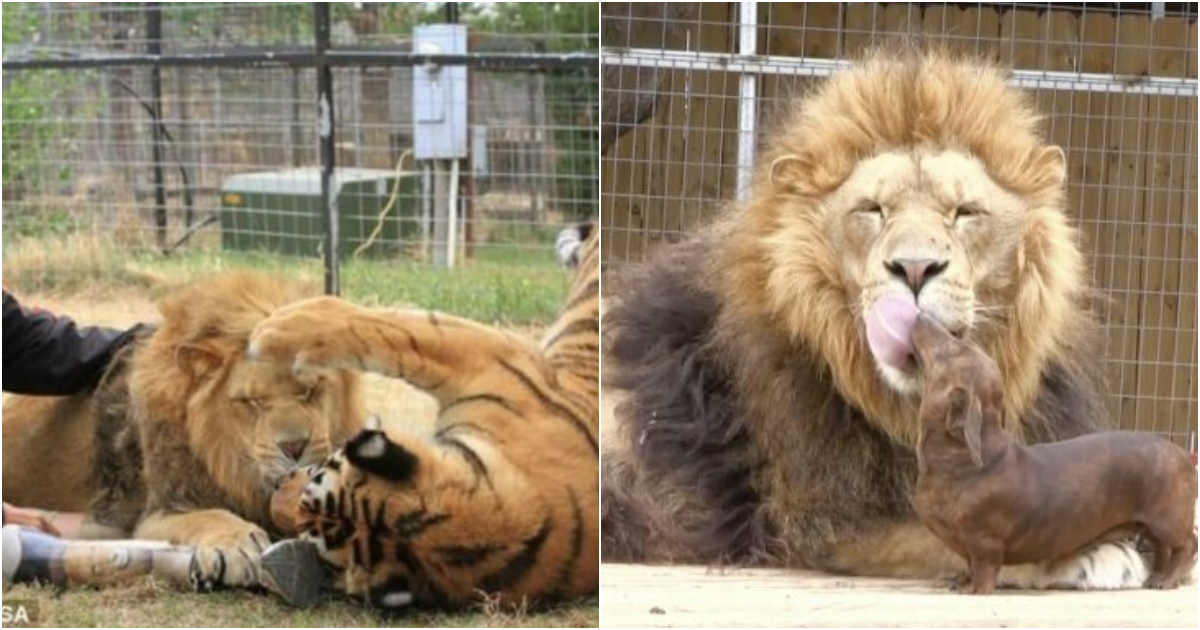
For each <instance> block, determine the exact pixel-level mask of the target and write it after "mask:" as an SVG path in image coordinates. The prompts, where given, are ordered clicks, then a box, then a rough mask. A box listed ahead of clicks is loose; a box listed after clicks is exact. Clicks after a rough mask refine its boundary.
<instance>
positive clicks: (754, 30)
mask: <svg viewBox="0 0 1200 630" xmlns="http://www.w3.org/2000/svg"><path fill="white" fill-rule="evenodd" d="M738 16H739V18H740V19H739V22H738V54H740V55H744V56H746V57H752V56H754V55H755V54H757V53H758V3H757V2H739V3H738ZM757 125H758V74H757V73H754V72H742V76H741V78H740V79H739V85H738V150H737V199H738V200H739V201H741V200H744V199H746V198H747V197H749V196H750V179H751V176H752V175H753V173H754V144H755V142H757V141H758V137H757V136H758V134H757V131H758V129H757Z"/></svg>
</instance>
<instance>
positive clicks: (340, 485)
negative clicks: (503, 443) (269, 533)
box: [271, 418, 558, 611]
mask: <svg viewBox="0 0 1200 630" xmlns="http://www.w3.org/2000/svg"><path fill="white" fill-rule="evenodd" d="M427 448H428V445H425V444H423V443H421V442H420V441H414V443H411V444H402V443H400V442H398V441H395V440H393V439H392V438H390V437H388V435H387V434H385V433H384V432H383V431H382V430H381V429H380V428H379V423H378V419H376V418H372V419H370V420H368V424H367V427H366V428H365V429H363V430H362V431H361V432H360V433H358V434H357V435H356V436H355V437H353V438H352V439H351V440H350V441H349V442H347V443H346V445H345V446H344V447H343V448H342V449H340V450H339V451H337V452H335V453H334V454H333V455H332V456H330V457H329V458H327V459H326V460H325V462H324V463H322V464H320V465H317V466H309V467H307V468H302V469H298V470H296V471H294V472H293V473H292V474H291V475H289V476H288V477H286V478H285V479H283V480H282V481H281V483H280V485H279V487H278V488H277V489H276V491H275V493H274V495H273V496H272V501H271V514H272V520H273V521H274V523H275V525H276V527H277V528H278V529H279V530H280V531H282V532H285V533H288V534H293V533H294V534H295V535H296V536H298V537H299V538H300V539H301V540H307V541H310V542H312V543H313V544H314V545H315V546H316V547H317V550H318V551H319V552H320V555H321V557H322V559H323V560H325V561H326V562H328V563H330V564H332V565H333V566H334V567H336V568H338V569H340V570H341V578H340V579H341V580H343V583H342V584H341V586H342V588H343V590H344V591H345V592H346V593H347V594H348V595H351V596H355V597H361V598H363V599H364V600H365V601H366V602H367V603H368V604H369V605H371V606H373V607H376V608H379V609H383V610H393V611H394V610H397V609H400V608H404V607H406V606H408V605H409V604H421V605H429V606H436V607H446V606H453V605H457V604H461V603H465V602H469V601H472V600H474V599H476V598H478V596H479V593H480V592H487V593H498V594H500V595H501V596H502V598H505V596H507V595H515V596H519V595H521V594H527V593H529V592H533V591H536V590H537V589H538V588H539V587H536V586H534V587H532V588H531V587H530V585H531V584H534V583H535V582H537V581H538V580H539V579H540V578H537V577H535V576H534V573H535V571H536V564H537V562H538V561H539V559H540V556H542V555H543V552H548V553H550V554H551V555H553V554H554V552H556V551H557V550H556V549H548V548H549V547H557V546H558V543H557V541H552V544H549V545H548V544H546V543H547V540H548V539H550V538H551V536H550V531H551V522H552V519H551V518H550V517H549V516H547V515H546V513H545V511H544V510H541V509H539V506H537V505H529V506H524V507H522V506H521V505H505V504H504V502H502V501H501V500H500V498H499V497H500V495H501V493H498V492H491V490H494V488H487V487H486V486H489V485H491V484H493V483H497V484H499V483H504V484H509V483H514V482H515V483H517V484H520V483H522V482H520V481H516V480H492V481H479V478H478V477H475V476H473V475H470V474H467V475H464V474H462V472H463V471H462V470H461V469H460V468H459V467H457V466H453V465H449V464H448V463H447V462H446V459H445V457H444V456H443V455H441V454H440V453H439V452H438V451H436V450H432V449H429V450H426V449H427ZM472 480H474V481H472ZM481 486H482V487H481ZM511 489H512V486H511V485H510V486H509V487H508V490H510V491H511ZM503 494H504V495H505V496H520V495H515V494H509V493H508V492H505V493H503Z"/></svg>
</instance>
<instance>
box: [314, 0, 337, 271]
mask: <svg viewBox="0 0 1200 630" xmlns="http://www.w3.org/2000/svg"><path fill="white" fill-rule="evenodd" d="M313 16H314V19H315V21H316V24H315V29H314V30H315V34H316V38H315V39H316V41H315V44H316V67H317V135H318V136H319V138H318V140H319V142H320V157H321V207H322V208H324V209H325V248H324V250H325V293H326V294H327V295H338V294H339V293H340V289H339V287H338V258H339V256H338V245H339V241H340V240H341V239H340V238H338V205H337V204H338V201H337V191H336V190H334V186H335V182H334V166H335V162H336V156H337V154H336V152H335V150H334V144H333V131H334V129H333V127H334V117H333V71H332V70H331V69H330V67H329V59H328V58H327V57H326V53H327V52H328V50H329V34H330V20H329V3H328V2H315V3H313Z"/></svg>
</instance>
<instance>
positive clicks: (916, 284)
mask: <svg viewBox="0 0 1200 630" xmlns="http://www.w3.org/2000/svg"><path fill="white" fill-rule="evenodd" d="M883 266H884V267H886V268H887V270H888V273H890V274H892V275H893V276H896V277H897V278H900V279H901V280H904V281H905V282H906V283H908V287H909V288H910V289H912V292H913V296H914V297H915V296H916V295H918V294H920V293H921V287H923V286H925V283H926V282H927V281H928V280H929V279H930V278H932V277H934V276H936V275H938V274H939V273H942V272H943V271H945V270H946V267H948V266H950V261H948V260H934V259H932V258H919V259H912V258H897V259H895V260H889V261H888V262H885V263H883Z"/></svg>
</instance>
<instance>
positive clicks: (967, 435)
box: [962, 390, 983, 468]
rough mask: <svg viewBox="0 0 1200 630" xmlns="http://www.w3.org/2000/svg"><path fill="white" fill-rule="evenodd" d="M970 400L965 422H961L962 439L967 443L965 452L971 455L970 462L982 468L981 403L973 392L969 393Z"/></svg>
mask: <svg viewBox="0 0 1200 630" xmlns="http://www.w3.org/2000/svg"><path fill="white" fill-rule="evenodd" d="M970 396H971V400H970V402H969V403H968V404H967V416H966V421H965V422H963V427H962V430H963V439H965V440H966V442H967V450H968V451H970V453H971V461H973V462H975V465H976V466H978V467H979V468H983V453H982V452H981V451H980V443H981V442H982V441H983V403H982V402H980V400H979V396H977V395H976V394H975V392H974V390H972V391H971V394H970Z"/></svg>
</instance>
